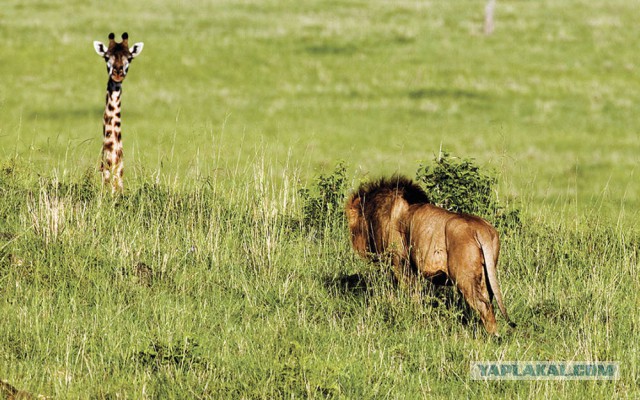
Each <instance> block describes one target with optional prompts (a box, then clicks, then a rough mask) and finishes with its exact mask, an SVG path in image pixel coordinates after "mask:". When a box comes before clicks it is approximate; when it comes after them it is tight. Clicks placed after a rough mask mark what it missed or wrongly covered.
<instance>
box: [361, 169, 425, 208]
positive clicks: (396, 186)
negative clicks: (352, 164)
mask: <svg viewBox="0 0 640 400" xmlns="http://www.w3.org/2000/svg"><path fill="white" fill-rule="evenodd" d="M390 192H393V193H398V194H399V195H400V196H401V197H402V198H403V199H405V200H406V201H407V203H409V204H419V203H429V196H427V194H426V193H425V192H424V190H422V188H421V187H420V186H418V184H417V183H415V182H413V181H412V180H411V179H409V178H407V177H406V176H403V175H393V176H391V177H390V178H380V179H378V180H376V181H373V182H364V183H362V184H360V187H359V188H358V190H356V191H355V192H354V193H353V195H352V197H351V198H356V197H359V198H361V199H366V198H367V197H369V198H372V197H375V196H376V195H379V194H385V193H390Z"/></svg>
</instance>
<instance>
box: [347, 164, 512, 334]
mask: <svg viewBox="0 0 640 400" xmlns="http://www.w3.org/2000/svg"><path fill="white" fill-rule="evenodd" d="M428 200H429V199H428V196H427V194H426V193H425V192H424V191H423V190H422V189H421V188H420V187H419V186H417V185H416V184H415V183H413V182H412V181H411V180H409V179H407V178H404V177H401V176H394V177H392V178H390V179H381V180H380V181H377V182H374V183H370V184H364V185H361V186H360V188H359V189H358V190H357V191H356V192H354V193H353V194H352V195H351V196H350V198H349V200H348V202H347V207H346V214H347V220H348V223H349V229H350V231H351V240H352V244H353V247H354V249H355V250H356V252H357V253H358V254H360V255H361V256H363V257H368V258H372V259H374V260H376V261H388V262H390V263H391V264H392V265H393V268H394V274H395V276H396V278H397V280H398V281H399V282H402V283H405V284H407V285H416V284H417V278H418V277H419V276H421V277H424V278H427V279H429V280H431V281H434V282H440V281H442V279H441V278H445V279H444V281H447V280H450V281H452V282H453V283H455V285H456V286H457V288H458V289H459V290H460V292H461V293H462V295H463V296H464V298H465V300H466V301H467V303H468V304H469V305H470V306H471V308H473V309H474V310H476V311H477V312H478V313H479V315H480V318H481V319H482V322H483V324H484V326H485V328H486V330H487V332H489V333H494V334H497V326H496V320H495V313H494V311H493V305H492V299H493V297H494V295H495V297H496V301H497V303H498V306H499V308H500V311H501V312H502V314H503V315H504V316H505V318H506V319H507V320H509V317H508V316H507V312H506V309H505V307H504V305H503V302H502V294H501V292H500V288H499V285H498V280H497V273H496V265H497V262H498V255H499V253H500V241H499V237H498V232H497V231H496V230H495V228H493V226H491V224H489V223H488V222H487V221H485V220H484V219H482V218H480V217H477V216H474V215H468V214H457V213H453V212H450V211H447V210H444V209H442V208H440V207H437V206H434V205H432V204H429V203H428Z"/></svg>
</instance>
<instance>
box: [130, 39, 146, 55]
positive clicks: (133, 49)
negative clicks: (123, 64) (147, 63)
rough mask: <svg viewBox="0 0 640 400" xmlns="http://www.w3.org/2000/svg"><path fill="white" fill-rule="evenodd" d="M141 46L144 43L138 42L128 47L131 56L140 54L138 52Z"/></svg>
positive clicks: (140, 51)
mask: <svg viewBox="0 0 640 400" xmlns="http://www.w3.org/2000/svg"><path fill="white" fill-rule="evenodd" d="M142 47H144V43H142V42H138V43H136V44H134V45H133V47H131V48H130V49H129V53H131V58H135V57H137V56H138V55H140V53H142Z"/></svg>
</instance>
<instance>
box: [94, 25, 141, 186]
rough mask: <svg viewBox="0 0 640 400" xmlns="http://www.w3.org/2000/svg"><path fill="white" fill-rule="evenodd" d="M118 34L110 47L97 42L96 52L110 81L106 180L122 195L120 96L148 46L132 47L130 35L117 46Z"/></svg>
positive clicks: (104, 136) (104, 159)
mask: <svg viewBox="0 0 640 400" xmlns="http://www.w3.org/2000/svg"><path fill="white" fill-rule="evenodd" d="M114 39H115V35H114V34H113V32H112V33H110V34H109V45H108V46H105V45H104V44H102V42H98V41H95V42H93V47H94V48H95V50H96V53H98V55H100V56H101V57H102V58H104V60H105V61H106V63H107V71H108V72H109V82H108V83H107V99H106V105H105V108H104V117H103V129H102V161H101V164H100V171H102V181H103V183H104V184H106V185H110V186H111V191H112V192H115V191H116V190H118V191H120V192H122V189H123V185H122V176H123V174H124V164H123V160H122V131H121V129H120V111H121V107H120V96H121V95H122V81H123V80H124V78H125V76H126V75H127V70H128V69H129V64H130V63H131V61H132V60H133V59H134V58H135V57H137V56H138V55H139V54H140V53H141V52H142V47H143V45H144V43H142V42H139V43H136V44H134V45H133V47H131V48H129V40H128V39H129V35H128V34H127V33H126V32H125V33H123V34H122V42H120V43H116V41H115V40H114Z"/></svg>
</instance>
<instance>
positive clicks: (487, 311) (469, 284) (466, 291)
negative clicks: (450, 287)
mask: <svg viewBox="0 0 640 400" xmlns="http://www.w3.org/2000/svg"><path fill="white" fill-rule="evenodd" d="M456 286H457V287H458V290H460V292H461V293H462V296H463V297H464V299H465V301H466V302H467V304H469V306H470V307H471V308H472V309H473V310H475V311H476V312H477V313H478V314H479V315H480V319H481V320H482V324H483V325H484V328H485V329H486V331H487V332H488V333H489V334H492V335H496V336H498V325H497V323H496V315H495V312H494V311H493V305H492V304H491V300H489V290H488V289H487V285H486V282H485V280H484V275H483V274H481V275H476V276H472V277H462V279H458V280H457V281H456Z"/></svg>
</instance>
